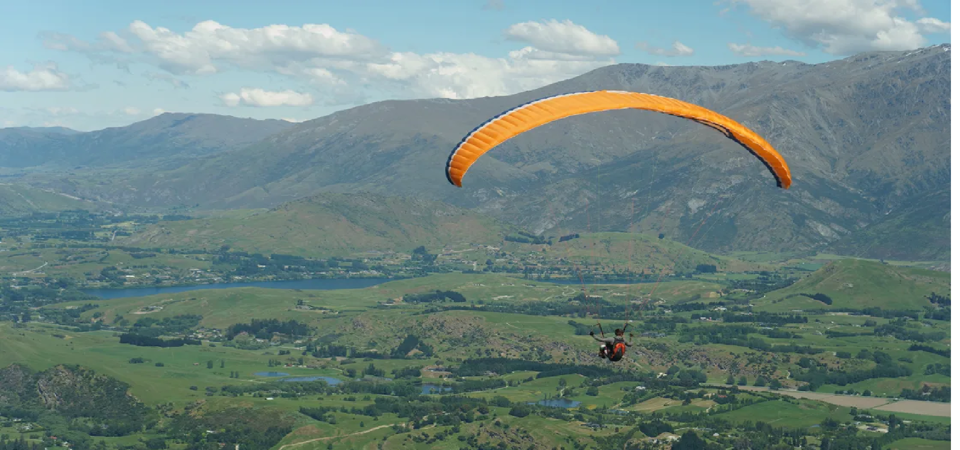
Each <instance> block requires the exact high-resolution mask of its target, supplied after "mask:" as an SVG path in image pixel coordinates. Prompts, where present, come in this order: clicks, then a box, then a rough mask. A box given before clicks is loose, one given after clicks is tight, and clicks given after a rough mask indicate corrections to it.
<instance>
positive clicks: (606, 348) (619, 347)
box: [590, 328, 633, 362]
mask: <svg viewBox="0 0 960 450" xmlns="http://www.w3.org/2000/svg"><path fill="white" fill-rule="evenodd" d="M600 334H601V335H603V328H601V329H600ZM613 335H614V337H612V338H598V337H597V336H595V335H594V334H593V332H592V331H591V332H590V336H592V337H593V339H595V340H597V341H599V342H603V345H601V346H600V353H599V354H598V356H600V357H601V358H607V359H609V360H610V361H611V362H617V361H620V360H621V359H623V355H624V354H626V353H627V347H632V346H633V344H631V343H629V342H627V341H626V340H625V339H624V338H623V330H622V329H620V328H617V329H616V330H614V332H613ZM630 340H633V333H630Z"/></svg>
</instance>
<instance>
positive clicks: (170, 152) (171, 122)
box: [0, 113, 292, 169]
mask: <svg viewBox="0 0 960 450" xmlns="http://www.w3.org/2000/svg"><path fill="white" fill-rule="evenodd" d="M291 126H292V124H291V123H289V122H286V121H283V120H254V119H241V118H236V117H230V116H218V115H213V114H180V113H164V114H161V115H159V116H156V117H153V118H150V119H147V120H144V121H142V122H137V123H134V124H132V125H129V126H126V127H115V128H106V129H103V130H99V131H91V132H87V133H81V132H76V131H74V130H67V129H64V128H52V129H51V128H2V129H0V167H8V168H30V167H35V166H43V167H45V168H59V169H74V168H77V167H76V166H91V167H101V166H111V165H121V166H125V167H127V168H144V167H149V164H150V163H155V162H158V161H166V162H167V163H168V164H169V163H170V161H169V160H171V159H173V160H174V161H180V162H181V164H182V163H183V162H185V160H187V159H191V158H196V157H199V156H204V155H210V154H214V153H218V152H221V151H224V150H230V149H236V148H240V147H244V146H247V145H249V144H251V143H254V142H257V141H260V140H262V139H263V138H265V137H267V136H269V135H271V134H274V133H277V132H280V131H282V130H285V129H287V128H290V127H291ZM177 166H178V165H174V166H172V167H177ZM161 167H163V166H161ZM167 167H168V168H169V166H167Z"/></svg>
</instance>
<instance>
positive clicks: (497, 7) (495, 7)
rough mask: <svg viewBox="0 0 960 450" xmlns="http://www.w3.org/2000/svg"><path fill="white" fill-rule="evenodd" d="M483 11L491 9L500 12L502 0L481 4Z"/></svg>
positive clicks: (488, 0) (491, 0)
mask: <svg viewBox="0 0 960 450" xmlns="http://www.w3.org/2000/svg"><path fill="white" fill-rule="evenodd" d="M483 9H492V10H496V11H502V10H503V0H487V2H486V3H484V4H483Z"/></svg>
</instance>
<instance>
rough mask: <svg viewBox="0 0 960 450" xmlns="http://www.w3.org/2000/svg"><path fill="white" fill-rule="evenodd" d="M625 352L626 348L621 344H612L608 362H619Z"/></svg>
mask: <svg viewBox="0 0 960 450" xmlns="http://www.w3.org/2000/svg"><path fill="white" fill-rule="evenodd" d="M626 352H627V346H626V345H625V344H624V343H623V342H617V343H616V344H613V353H611V354H610V361H620V359H621V358H623V355H624V353H626Z"/></svg>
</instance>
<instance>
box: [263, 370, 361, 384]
mask: <svg viewBox="0 0 960 450" xmlns="http://www.w3.org/2000/svg"><path fill="white" fill-rule="evenodd" d="M254 375H256V376H258V377H270V378H278V377H289V376H290V374H289V373H286V372H256V373H254ZM317 380H323V381H326V382H327V384H329V385H331V386H334V385H338V384H340V383H343V381H342V380H339V379H337V378H333V377H322V376H309V377H291V378H284V379H282V380H280V381H317Z"/></svg>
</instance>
